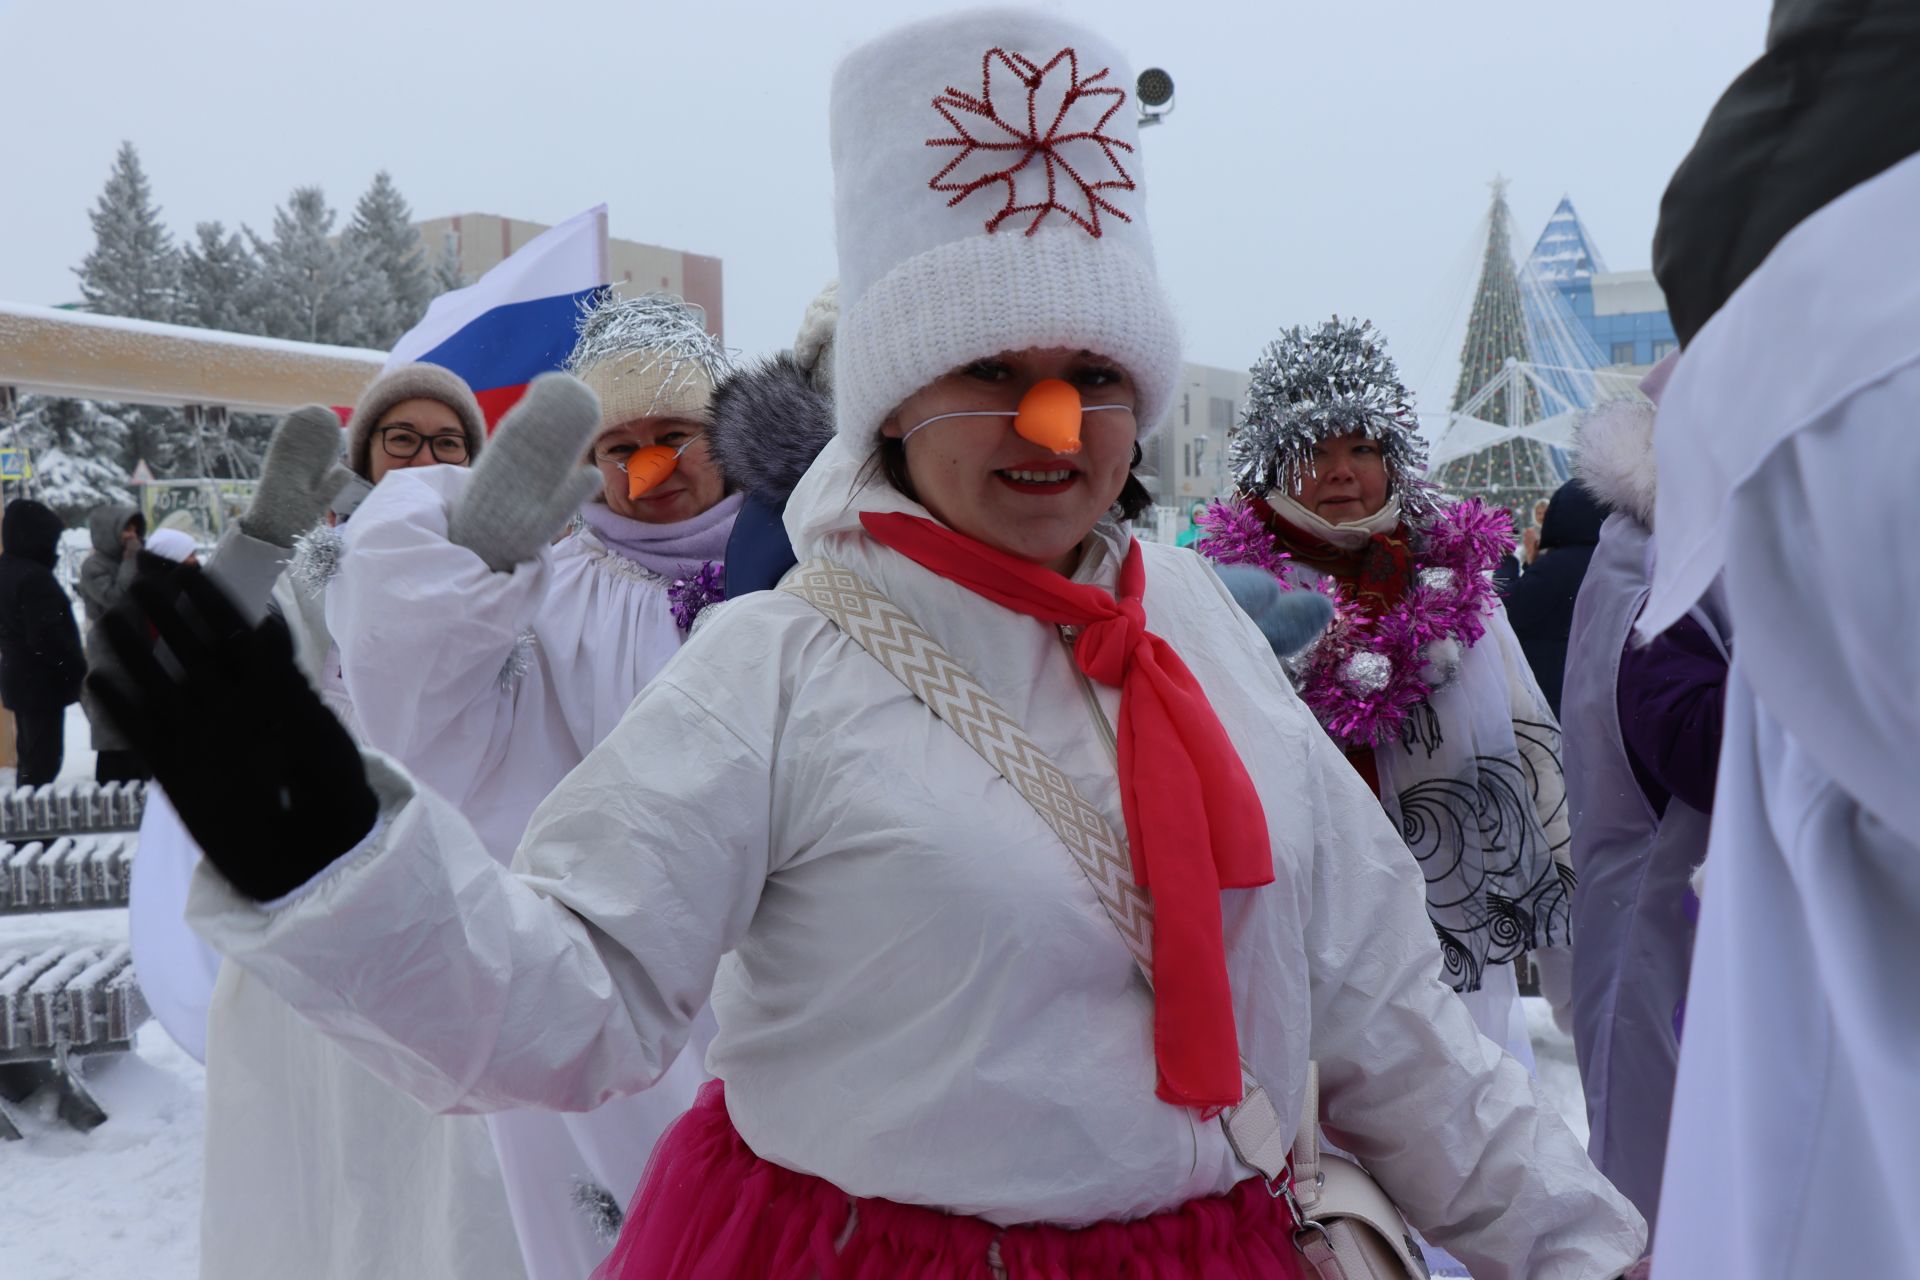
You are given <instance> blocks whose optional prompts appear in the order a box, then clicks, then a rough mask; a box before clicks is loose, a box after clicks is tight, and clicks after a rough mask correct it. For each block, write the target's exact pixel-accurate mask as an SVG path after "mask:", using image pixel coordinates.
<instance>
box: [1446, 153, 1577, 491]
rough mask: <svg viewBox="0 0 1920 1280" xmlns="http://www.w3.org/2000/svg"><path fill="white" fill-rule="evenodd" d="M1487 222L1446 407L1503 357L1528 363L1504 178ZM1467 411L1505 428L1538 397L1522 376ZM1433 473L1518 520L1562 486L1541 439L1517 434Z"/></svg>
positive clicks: (1498, 367)
mask: <svg viewBox="0 0 1920 1280" xmlns="http://www.w3.org/2000/svg"><path fill="white" fill-rule="evenodd" d="M1487 221H1488V226H1487V251H1486V255H1485V257H1484V258H1483V259H1482V261H1481V266H1480V283H1479V286H1478V287H1477V288H1476V289H1475V290H1474V295H1473V311H1472V313H1471V314H1470V315H1469V316H1468V318H1467V340H1466V342H1465V344H1464V345H1463V346H1462V347H1461V350H1460V381H1459V382H1458V384H1456V385H1455V387H1454V391H1453V403H1452V405H1451V406H1449V407H1450V408H1451V409H1453V410H1454V411H1455V412H1458V411H1459V410H1460V409H1461V407H1462V406H1464V405H1465V404H1467V403H1468V402H1469V401H1470V400H1472V399H1473V398H1474V396H1475V395H1477V394H1478V393H1479V392H1480V391H1481V390H1483V389H1484V388H1485V387H1486V386H1487V384H1489V383H1491V382H1492V381H1493V380H1494V379H1496V378H1498V377H1499V376H1500V375H1501V373H1502V372H1504V371H1505V370H1506V368H1507V364H1508V362H1509V361H1512V362H1515V363H1519V364H1528V363H1531V362H1532V353H1531V352H1530V351H1529V350H1528V348H1527V321H1526V314H1525V310H1524V308H1523V307H1522V306H1521V301H1520V279H1519V275H1518V274H1517V272H1516V271H1515V269H1514V262H1513V215H1512V213H1511V212H1510V211H1509V210H1508V209H1507V183H1506V180H1505V179H1502V178H1496V179H1494V181H1493V207H1492V209H1491V211H1490V212H1489V213H1488V219H1487ZM1473 416H1474V417H1476V418H1479V419H1480V420H1481V421H1483V422H1492V423H1497V424H1499V425H1500V426H1503V427H1516V426H1521V425H1523V424H1525V423H1528V422H1538V421H1539V420H1540V417H1541V412H1540V396H1539V393H1538V392H1537V391H1535V390H1534V388H1533V386H1532V384H1531V383H1526V382H1522V383H1521V384H1520V385H1519V386H1518V387H1516V388H1514V390H1513V391H1512V392H1510V393H1506V394H1495V395H1494V396H1493V397H1492V398H1491V399H1489V400H1488V401H1486V402H1485V403H1484V404H1482V405H1481V406H1480V407H1479V408H1478V409H1477V410H1475V412H1474V415H1473ZM1433 479H1434V482H1435V483H1437V484H1438V485H1439V486H1440V487H1441V488H1442V489H1443V490H1445V491H1446V492H1448V493H1451V494H1457V495H1459V496H1461V497H1468V498H1481V499H1484V500H1485V501H1486V502H1487V503H1488V504H1489V505H1491V506H1498V507H1505V508H1507V509H1508V510H1510V511H1517V512H1519V513H1520V521H1519V522H1520V523H1522V524H1524V523H1525V521H1526V520H1527V519H1528V518H1529V517H1530V512H1531V508H1532V506H1533V503H1534V501H1535V499H1538V498H1546V497H1551V496H1552V494H1553V491H1554V490H1555V489H1557V488H1559V487H1560V473H1559V470H1558V469H1557V468H1556V467H1555V466H1554V465H1553V458H1552V455H1551V453H1550V452H1549V451H1548V448H1547V446H1546V445H1543V444H1540V443H1539V442H1537V441H1534V440H1526V439H1519V438H1516V439H1513V440H1508V441H1502V442H1501V443H1499V444H1495V445H1490V446H1488V447H1487V448H1485V449H1481V450H1479V451H1478V452H1476V453H1473V454H1470V455H1468V456H1467V457H1464V458H1456V459H1454V460H1453V461H1452V462H1449V463H1447V464H1446V465H1445V466H1443V467H1442V468H1440V470H1439V472H1438V473H1437V474H1436V475H1435V476H1434V477H1433Z"/></svg>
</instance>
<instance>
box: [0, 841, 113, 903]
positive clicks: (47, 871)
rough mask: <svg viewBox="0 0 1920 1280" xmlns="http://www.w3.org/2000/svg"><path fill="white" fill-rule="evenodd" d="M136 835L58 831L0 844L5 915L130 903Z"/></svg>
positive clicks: (0, 897)
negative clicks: (41, 837) (64, 833)
mask: <svg viewBox="0 0 1920 1280" xmlns="http://www.w3.org/2000/svg"><path fill="white" fill-rule="evenodd" d="M134 844H135V841H134V838H133V837H132V836H124V835H121V836H54V837H51V838H49V839H47V840H30V841H27V842H26V843H24V844H15V843H12V842H4V843H0V915H23V914H27V913H30V912H31V913H37V912H42V911H98V910H101V909H103V908H107V907H124V906H126V905H127V892H128V888H129V886H130V885H131V884H132V880H133V851H134Z"/></svg>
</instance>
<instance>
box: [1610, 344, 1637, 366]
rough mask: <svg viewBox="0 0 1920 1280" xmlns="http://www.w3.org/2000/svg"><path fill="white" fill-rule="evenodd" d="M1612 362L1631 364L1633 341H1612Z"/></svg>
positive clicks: (1632, 360) (1632, 361)
mask: <svg viewBox="0 0 1920 1280" xmlns="http://www.w3.org/2000/svg"><path fill="white" fill-rule="evenodd" d="M1613 362H1614V363H1615V364H1632V363H1634V359H1633V343H1631V342H1616V343H1614V344H1613Z"/></svg>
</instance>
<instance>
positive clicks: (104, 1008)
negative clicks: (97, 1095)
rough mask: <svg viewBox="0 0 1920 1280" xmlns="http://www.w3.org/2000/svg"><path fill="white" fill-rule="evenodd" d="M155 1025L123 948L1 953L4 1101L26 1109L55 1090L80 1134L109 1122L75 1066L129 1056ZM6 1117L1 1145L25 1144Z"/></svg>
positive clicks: (0, 1089) (0, 1086)
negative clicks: (145, 1025)
mask: <svg viewBox="0 0 1920 1280" xmlns="http://www.w3.org/2000/svg"><path fill="white" fill-rule="evenodd" d="M146 1019H147V1005H146V1001H145V1000H143V999H142V998H141V996H140V987H139V984H138V983H137V982H135V980H134V974H133V958H132V955H131V953H130V951H129V949H128V947H127V945H126V944H125V943H121V944H120V945H118V946H99V945H93V946H51V947H47V948H45V949H43V950H40V951H34V952H29V951H8V952H4V953H0V1097H4V1098H6V1099H7V1100H8V1101H12V1102H19V1101H21V1100H22V1099H24V1098H25V1097H26V1096H27V1095H28V1094H30V1093H32V1092H34V1091H35V1090H36V1089H38V1088H40V1087H41V1086H42V1085H45V1084H47V1083H49V1082H52V1083H53V1084H54V1085H55V1087H56V1088H57V1089H58V1090H59V1094H60V1103H59V1110H60V1117H61V1118H62V1119H63V1120H65V1121H66V1122H67V1123H68V1124H71V1125H73V1126H74V1127H75V1128H77V1129H91V1128H93V1127H94V1126H96V1125H98V1124H100V1123H101V1122H102V1121H104V1120H105V1119H106V1118H107V1114H106V1112H105V1111H102V1110H101V1109H100V1105H99V1103H97V1102H95V1101H94V1100H93V1096H92V1095H91V1094H90V1093H88V1092H87V1088H86V1085H85V1084H84V1083H82V1082H81V1080H80V1078H79V1076H78V1075H77V1074H76V1073H75V1072H74V1070H73V1067H72V1059H73V1058H76V1057H81V1056H86V1055H91V1054H97V1053H118V1052H124V1051H125V1050H127V1049H128V1048H130V1047H131V1046H132V1043H133V1033H134V1032H135V1031H137V1030H138V1029H139V1027H140V1024H141V1023H142V1022H145V1021H146ZM19 1136H20V1133H19V1130H18V1129H16V1128H14V1126H13V1124H12V1123H11V1121H9V1120H8V1119H7V1117H6V1115H5V1114H4V1113H0V1138H17V1137H19Z"/></svg>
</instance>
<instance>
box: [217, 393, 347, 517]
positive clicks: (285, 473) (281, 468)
mask: <svg viewBox="0 0 1920 1280" xmlns="http://www.w3.org/2000/svg"><path fill="white" fill-rule="evenodd" d="M340 444H341V438H340V419H339V418H337V417H335V416H334V412H333V410H331V409H329V408H327V407H326V406H325V405H318V404H310V405H306V406H303V407H302V408H299V409H295V410H294V411H293V412H292V413H290V414H288V415H287V416H286V417H284V418H282V419H281V420H280V425H279V426H277V427H275V428H274V429H273V440H272V441H271V442H270V443H269V444H268V445H267V460H266V463H265V465H263V466H262V467H261V468H260V487H259V488H258V489H256V490H255V491H254V495H253V502H252V504H251V505H250V506H248V507H247V513H246V514H245V515H243V516H241V517H240V531H241V532H242V533H244V534H246V535H247V536H248V537H249V538H258V539H259V540H260V541H262V542H271V543H272V544H273V545H274V546H276V547H291V546H292V545H293V543H294V539H296V538H298V537H299V536H300V535H301V534H303V533H305V532H306V531H307V530H309V529H311V528H313V526H314V525H316V524H318V523H320V517H321V516H323V515H325V514H326V512H327V503H329V502H331V501H332V500H333V495H334V494H336V493H338V492H340V487H341V486H342V485H344V484H346V482H347V481H348V480H351V479H352V478H353V472H351V471H349V470H347V469H346V468H345V467H343V466H341V465H340Z"/></svg>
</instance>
